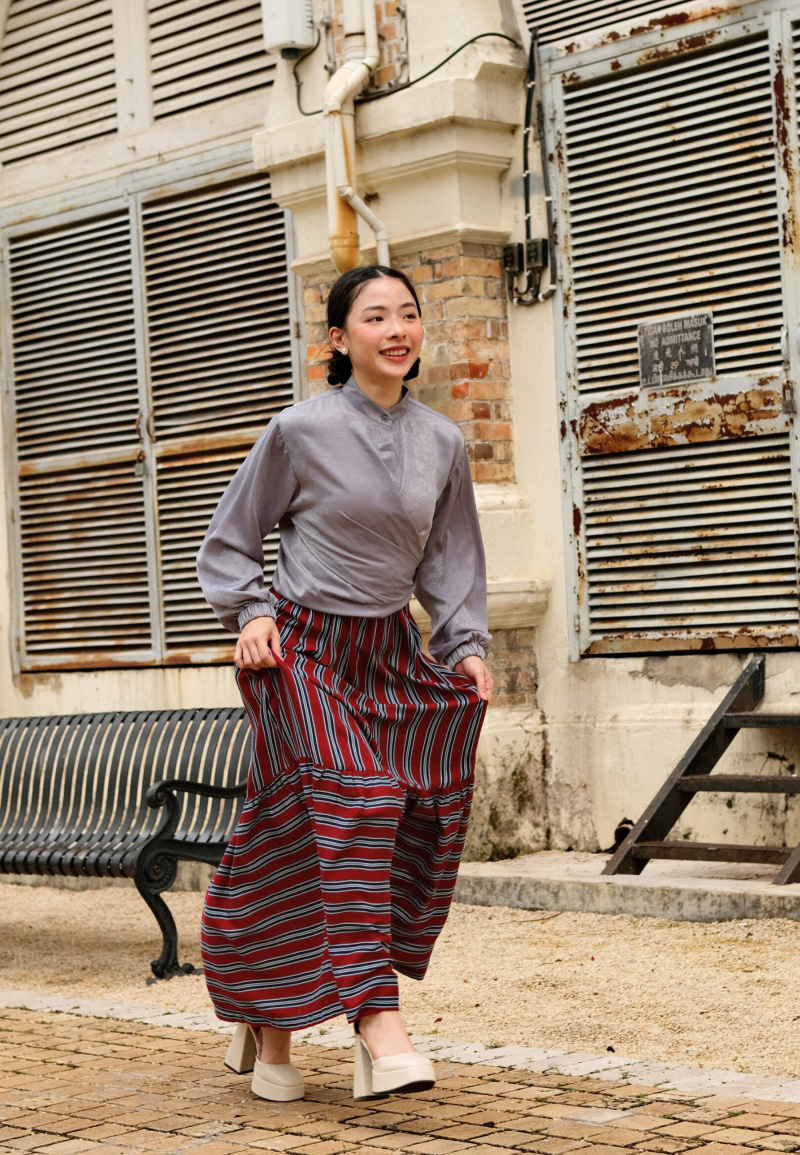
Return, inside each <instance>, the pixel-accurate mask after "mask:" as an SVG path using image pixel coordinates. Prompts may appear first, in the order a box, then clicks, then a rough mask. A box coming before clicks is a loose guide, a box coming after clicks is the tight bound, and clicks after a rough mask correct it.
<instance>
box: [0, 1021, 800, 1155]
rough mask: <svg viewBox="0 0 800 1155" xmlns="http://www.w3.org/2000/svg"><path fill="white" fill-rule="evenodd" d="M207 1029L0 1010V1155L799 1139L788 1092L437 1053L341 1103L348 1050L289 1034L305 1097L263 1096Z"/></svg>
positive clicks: (475, 1151) (736, 1148)
mask: <svg viewBox="0 0 800 1155" xmlns="http://www.w3.org/2000/svg"><path fill="white" fill-rule="evenodd" d="M227 1044H228V1039H227V1037H225V1036H221V1035H220V1034H218V1033H215V1032H210V1031H209V1032H204V1031H186V1030H180V1029H176V1028H167V1027H153V1026H146V1025H144V1024H140V1023H131V1022H118V1021H114V1020H108V1019H96V1018H85V1017H81V1016H77V1015H65V1014H48V1013H43V1012H41V1011H25V1010H4V1011H2V1012H0V1155H12V1153H13V1155H19V1153H20V1152H47V1153H48V1155H80V1153H82V1152H96V1153H97V1155H137V1152H184V1151H187V1152H188V1151H192V1152H201V1153H202V1155H246V1153H247V1152H263V1151H287V1152H291V1153H292V1155H340V1153H348V1155H349V1153H351V1152H353V1153H364V1155H387V1152H391V1151H401V1152H404V1151H408V1152H418V1153H419V1155H450V1153H451V1152H465V1153H467V1155H502V1153H503V1152H509V1151H525V1152H528V1151H530V1152H536V1153H537V1155H564V1153H565V1152H572V1151H579V1150H581V1149H586V1155H623V1153H624V1152H632V1151H644V1152H655V1153H659V1155H680V1153H682V1152H684V1151H696V1152H697V1153H698V1155H754V1153H755V1152H760V1151H765V1152H769V1151H780V1152H793V1151H798V1150H800V1104H798V1103H779V1102H764V1101H759V1100H755V1099H751V1098H747V1099H744V1098H733V1097H728V1098H723V1097H721V1096H718V1095H717V1096H714V1095H687V1094H685V1093H681V1092H676V1091H666V1092H659V1090H658V1088H655V1087H643V1086H638V1087H637V1086H631V1085H630V1084H628V1083H626V1082H618V1083H612V1082H607V1081H605V1080H599V1079H592V1078H588V1077H581V1078H571V1077H568V1076H564V1075H541V1074H535V1073H532V1072H530V1071H514V1070H501V1069H500V1068H498V1067H490V1066H478V1065H469V1064H462V1063H454V1062H448V1063H442V1064H439V1065H438V1071H437V1074H438V1077H439V1081H438V1083H437V1085H436V1087H435V1089H434V1090H432V1091H427V1092H425V1093H423V1094H418V1095H413V1096H411V1095H409V1096H395V1097H392V1098H388V1099H381V1100H373V1101H371V1102H368V1103H354V1102H353V1099H352V1098H351V1078H352V1051H349V1050H347V1049H340V1050H335V1049H331V1048H325V1047H321V1046H314V1045H310V1044H305V1045H300V1046H298V1047H297V1048H296V1051H295V1053H294V1055H293V1058H294V1061H295V1062H296V1063H297V1065H298V1067H300V1069H301V1070H302V1071H303V1074H304V1076H305V1079H306V1098H305V1099H304V1100H302V1101H300V1102H295V1103H282V1104H277V1103H275V1104H272V1103H265V1102H264V1101H263V1100H260V1099H257V1098H256V1097H255V1096H254V1095H252V1094H251V1093H250V1089H249V1078H248V1077H247V1076H238V1075H234V1074H232V1073H231V1072H229V1071H227V1070H226V1069H225V1068H224V1067H223V1065H222V1059H223V1055H224V1053H225V1048H226V1047H227Z"/></svg>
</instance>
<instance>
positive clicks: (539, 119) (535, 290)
mask: <svg viewBox="0 0 800 1155" xmlns="http://www.w3.org/2000/svg"><path fill="white" fill-rule="evenodd" d="M538 63H539V30H538V28H534V29H533V32H532V33H531V46H530V52H529V53H528V73H527V77H526V79H525V88H526V90H527V91H526V97H525V127H524V131H523V136H522V190H523V198H524V204H525V245H524V248H523V252H524V254H525V261H526V262H527V260H528V248H529V245H530V243H531V239H532V236H531V165H530V141H531V135H532V133H533V106H534V95H535V92H536V85H537V80H538V76H537V71H538ZM536 129H537V132H538V135H539V148H540V153H541V162H542V179H543V182H544V192H545V198H544V199H545V207H546V211H547V250H546V253H545V258H544V261H545V265H547V263H548V262H549V264H550V284H549V285H548V287H547V288H546V289H545V291H544V292H543V293H542V292H541V291H540V288H541V283H542V276H543V275H544V266H543V267H542V268H541V269H540V270H539V275H538V277H537V278H534V276H533V272H532V270H531V269H526V270H525V274H526V284H525V290H524V292H522V293H519V292H517V291H516V289H515V288H514V280H515V278H514V277H513V276H510V277H509V297H510V299H511V301H512V302H513V304H515V305H524V306H526V307H530V306H531V305H536V304H538V302H539V301H547V300H548V299H549V298H550V297H552V296H553V294H554V293H555V291H556V287H557V285H556V278H557V271H556V268H557V266H556V251H555V228H554V225H553V209H552V205H553V201H552V197H551V195H550V176H549V170H548V162H547V147H546V142H545V135H544V106H543V104H542V102H541V100H537V101H536Z"/></svg>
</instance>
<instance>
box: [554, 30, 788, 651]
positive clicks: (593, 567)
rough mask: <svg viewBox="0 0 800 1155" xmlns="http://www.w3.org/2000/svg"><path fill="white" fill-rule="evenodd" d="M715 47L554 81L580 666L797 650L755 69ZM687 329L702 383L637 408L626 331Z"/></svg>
mask: <svg viewBox="0 0 800 1155" xmlns="http://www.w3.org/2000/svg"><path fill="white" fill-rule="evenodd" d="M700 39H701V40H702V38H700ZM727 40H728V42H727V43H724V44H723V45H722V46H720V47H719V48H717V49H715V50H714V51H707V52H697V53H691V52H686V51H685V50H684V51H674V52H671V51H669V50H667V49H663V50H661V49H660V50H659V51H657V52H654V53H653V54H652V56H651V57H650V59H652V60H655V61H661V60H662V58H663V57H667V58H668V59H667V60H666V62H663V63H661V62H659V63H656V64H655V65H651V66H650V67H648V68H642V67H641V66H640V61H642V60H647V61H648V63H649V59H648V54H647V52H646V51H644V49H645V48H646V47H647V45H646V44H641V43H640V44H639V45H638V46H637V45H635V44H634V45H625V44H623V45H622V46H620V45H616V50H619V51H618V55H617V56H616V58H614V57H609V56H608V53H606V54H605V55H604V56H602V57H601V58H598V57H597V56H593V55H592V53H591V52H587V53H586V54H585V56H584V57H583V58H582V57H581V55H580V53H577V54H576V55H575V56H573V57H572V58H571V60H570V62H569V67H568V68H567V66H566V64H565V65H564V66H563V67H562V66H561V65H560V64H559V65H558V66H557V67H556V69H555V70H554V85H553V87H552V88H551V91H550V95H551V98H552V100H553V102H554V107H555V109H556V110H557V127H556V140H555V142H554V143H555V149H554V160H555V164H554V173H553V175H554V177H555V179H556V182H557V184H558V186H559V193H560V196H559V205H560V217H561V225H560V228H561V231H562V233H564V234H566V235H567V236H568V244H567V245H565V246H564V257H565V260H564V270H565V281H564V286H563V304H564V308H563V312H564V314H565V316H566V318H567V325H566V333H565V370H566V382H565V384H566V389H565V394H564V403H565V410H566V412H565V421H564V423H563V425H562V438H563V439H564V441H565V443H567V444H569V443H570V442H571V444H572V445H573V446H574V451H573V452H572V453H571V455H570V456H571V457H572V460H571V462H569V463H568V469H569V472H570V482H571V486H572V493H573V503H574V509H573V511H572V512H571V522H572V528H573V531H574V539H575V541H574V545H575V549H576V551H577V557H576V569H575V575H576V598H577V605H578V611H579V617H578V624H579V627H580V641H581V651H582V652H583V653H586V654H604V653H618V652H649V651H653V650H664V649H667V650H669V649H673V650H675V649H677V650H681V649H683V650H693V649H715V648H726V647H737V648H747V647H749V646H772V645H774V646H786V645H790V646H796V645H797V644H798V636H799V632H800V631H799V623H798V596H797V542H796V528H795V524H794V508H793V506H794V496H793V495H794V493H795V491H796V481H795V480H794V477H793V473H792V467H791V456H790V433H791V427H790V419H789V417H788V416H787V414H786V413H784V411H783V405H782V385H783V381H784V379H785V372H786V370H785V365H784V358H785V355H786V354H785V348H783V347H782V334H783V332H784V327H785V325H786V323H787V318H786V308H785V303H784V297H783V288H782V260H783V256H782V246H781V235H780V229H779V221H780V219H781V213H780V207H779V204H778V199H779V195H782V194H779V191H778V185H779V182H778V181H777V179H776V176H777V170H776V161H775V132H774V124H773V100H772V96H773V88H774V85H775V84H776V80H775V75H776V67H777V65H776V61H775V58H774V57H772V56H771V53H770V47H769V41H768V38H767V35H766V33H763V34H761V35H758V34H756V35H753V30H752V25H751V26H749V27H748V28H746V29H745V28H742V36H741V38H740V39H738V40H737V39H736V36H735V33H733V32H732V33H731V34H730V35H729V36H728V38H727ZM622 49H624V51H622ZM670 57H672V58H671V59H669V58H670ZM615 73H616V74H615ZM699 310H711V311H712V312H713V318H714V342H715V347H716V374H717V375H716V377H715V378H714V379H713V380H710V381H705V382H698V383H694V384H674V385H669V386H663V387H661V388H652V389H649V388H640V386H639V370H638V344H637V326H638V324H639V323H641V322H644V321H647V320H649V319H653V318H656V317H659V318H660V317H669V316H671V315H676V314H681V313H687V312H692V311H699Z"/></svg>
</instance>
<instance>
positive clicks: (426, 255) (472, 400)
mask: <svg viewBox="0 0 800 1155" xmlns="http://www.w3.org/2000/svg"><path fill="white" fill-rule="evenodd" d="M394 263H395V265H396V266H397V267H398V268H401V269H402V270H403V272H404V273H406V275H407V276H408V277H409V278H410V279H411V280H412V281H413V283H414V286H415V288H416V290H417V293H418V294H419V297H420V302H421V304H422V319H423V321H424V323H425V346H424V348H423V351H422V358H421V360H422V364H421V368H420V375H419V377H418V378H417V379H416V380H415V381H414V382H412V383H411V391H412V393H413V395H414V396H415V397H417V398H418V399H419V400H420V401H422V402H424V404H426V405H430V406H431V408H432V409H437V410H438V411H439V412H440V413H444V414H446V415H447V416H448V417H451V418H452V419H453V420H454V421H456V422H457V423H458V425H459V426H460V428H461V432H462V433H463V435H464V440H465V441H466V443H467V452H468V453H469V458H470V465H471V468H472V474H473V477H474V479H475V481H484V482H486V481H494V482H501V481H513V480H514V451H513V441H512V429H511V383H510V374H509V360H508V357H509V354H508V322H507V311H506V306H507V301H506V295H505V285H504V281H503V277H502V263H501V251H500V248H499V246H497V245H477V244H453V245H449V246H447V247H446V248H440V249H433V250H427V251H424V250H423V251H420V252H417V253H413V254H410V255H406V256H402V257H401V258H400V259H398V260H395V262H394ZM333 280H334V277H333V276H330V277H327V278H325V279H321V278H318V277H311V278H307V280H306V283H305V288H304V302H305V316H306V337H307V341H308V365H309V370H308V376H309V390H310V392H311V393H316V392H319V391H320V390H322V389H325V388H326V380H325V365H324V361H325V357H326V355H327V330H326V327H325V302H326V301H327V299H328V293H329V292H330V287H331V285H332V284H333Z"/></svg>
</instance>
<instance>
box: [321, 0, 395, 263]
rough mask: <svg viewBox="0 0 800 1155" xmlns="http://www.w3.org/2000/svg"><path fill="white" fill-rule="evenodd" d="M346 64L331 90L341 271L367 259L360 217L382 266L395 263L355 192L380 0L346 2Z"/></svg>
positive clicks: (332, 191)
mask: <svg viewBox="0 0 800 1155" xmlns="http://www.w3.org/2000/svg"><path fill="white" fill-rule="evenodd" d="M344 32H345V57H346V59H345V62H344V64H343V65H342V67H341V68H339V69H338V70H337V71H336V72H335V73H334V75H333V76H332V77H331V79H330V80H329V82H328V86H327V88H326V89H325V102H324V104H323V106H322V107H323V112H324V114H325V159H326V168H327V180H328V231H329V233H330V244H331V255H332V257H333V262H334V264H335V265H336V268H337V269H338V271H339V272H340V273H344V272H346V271H347V270H348V269H352V268H354V267H355V266H356V265H357V264H358V262H359V260H360V257H361V254H360V252H359V244H358V225H357V223H356V214H358V216H360V217H362V218H363V219H364V220H365V221H366V222H367V224H368V225H369V227H370V228H371V229H372V231H373V232H374V233H375V241H376V243H377V246H378V264H379V265H388V264H389V242H388V240H387V238H386V226H385V225H384V224H383V222H382V221H380V220H378V218H377V217H376V216H375V214H374V213H373V212H372V210H371V209H370V208H368V207H367V205H365V204H364V202H363V201H362V200H361V198H360V197H359V196H358V195H357V194H356V191H355V188H354V186H355V183H356V182H355V138H356V130H355V115H356V111H355V103H354V98H355V97H356V96H357V95H358V93H359V92H361V90H362V89H363V88H364V86H365V85H366V84H367V83H368V81H369V78H370V76H371V75H372V72H373V70H374V69H375V67H376V65H377V63H378V59H379V57H380V48H379V45H378V26H377V22H376V20H375V4H374V0H345V4H344Z"/></svg>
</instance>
